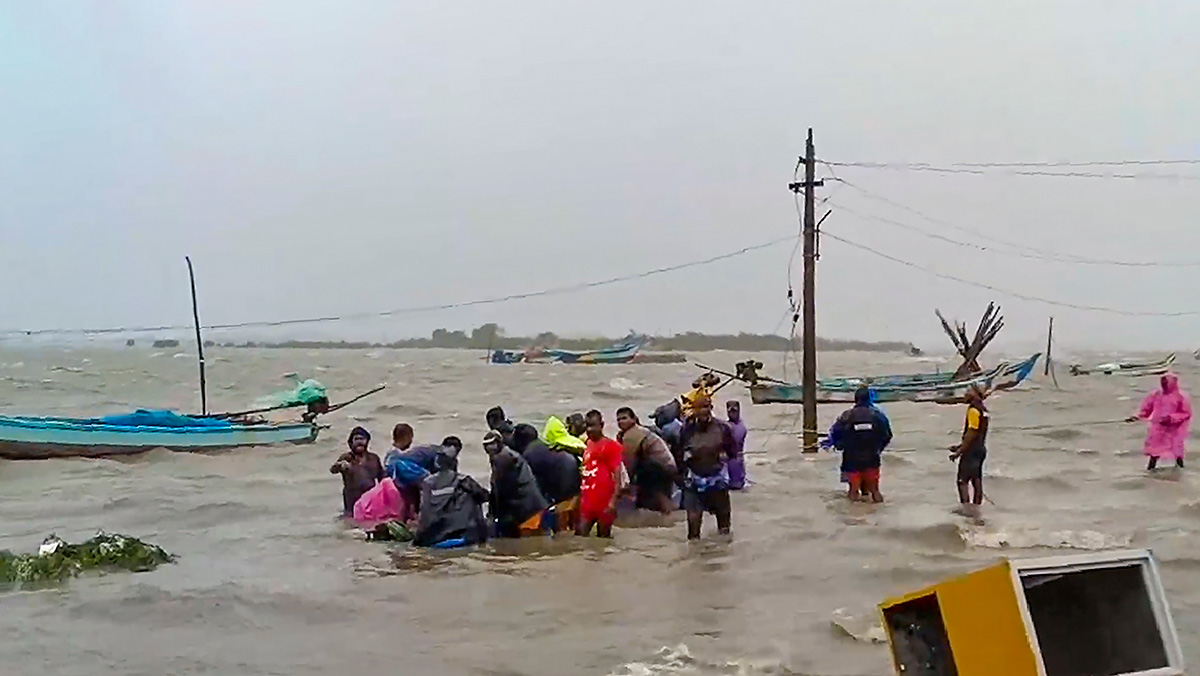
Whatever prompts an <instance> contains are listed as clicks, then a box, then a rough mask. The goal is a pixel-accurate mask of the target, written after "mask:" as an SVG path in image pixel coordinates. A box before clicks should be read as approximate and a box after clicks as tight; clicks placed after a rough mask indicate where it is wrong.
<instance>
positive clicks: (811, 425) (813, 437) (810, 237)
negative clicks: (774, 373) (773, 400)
mask: <svg viewBox="0 0 1200 676" xmlns="http://www.w3.org/2000/svg"><path fill="white" fill-rule="evenodd" d="M816 179H817V155H816V151H815V150H814V148H813V130H812V128H811V127H810V128H809V130H808V142H807V143H806V144H805V146H804V182H803V183H792V184H790V185H789V186H788V187H789V188H790V189H791V190H792V192H800V190H804V290H803V301H802V305H801V310H800V311H801V314H802V316H803V319H804V364H803V369H802V374H801V379H800V384H801V387H802V388H803V389H804V430H803V432H804V435H803V436H804V452H805V453H815V452H816V451H817V302H816V289H817V217H816V189H817V188H818V187H820V186H822V185H824V184H825V182H824V181H818V180H816Z"/></svg>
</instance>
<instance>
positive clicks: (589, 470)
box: [329, 373, 1192, 547]
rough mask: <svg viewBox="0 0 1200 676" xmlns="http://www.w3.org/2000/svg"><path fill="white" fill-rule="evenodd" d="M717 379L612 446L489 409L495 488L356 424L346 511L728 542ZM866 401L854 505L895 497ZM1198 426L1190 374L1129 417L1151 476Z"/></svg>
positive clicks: (980, 438) (983, 446) (426, 542)
mask: <svg viewBox="0 0 1200 676" xmlns="http://www.w3.org/2000/svg"><path fill="white" fill-rule="evenodd" d="M715 384H716V383H715V382H713V381H710V380H707V379H705V378H701V379H699V380H697V381H696V382H695V383H693V386H694V388H695V389H693V390H692V391H691V392H689V393H688V394H686V395H683V396H681V397H680V398H678V399H676V400H673V401H671V402H670V403H668V404H666V405H664V406H660V407H658V408H657V409H656V410H655V411H654V413H653V415H652V417H653V423H652V424H649V425H643V424H642V422H641V421H640V420H639V419H638V417H637V414H636V413H634V411H633V409H631V408H629V407H621V408H619V409H617V411H616V427H617V433H616V435H615V436H613V437H610V436H609V435H608V431H607V429H606V422H605V419H604V416H603V414H602V413H601V412H600V411H598V410H592V411H588V413H587V414H586V415H581V414H579V413H574V414H571V415H569V416H567V417H566V419H565V421H564V420H561V419H559V418H557V417H555V416H551V417H550V418H549V419H548V420H547V421H546V423H545V425H544V426H543V429H542V431H541V432H540V433H539V432H538V430H537V429H536V428H535V427H533V426H532V425H529V424H525V423H521V424H514V423H513V422H512V421H511V420H509V419H508V416H506V415H505V413H504V410H503V409H502V408H500V407H498V406H497V407H495V408H493V409H491V410H490V411H488V412H487V416H486V420H487V426H488V432H487V434H485V435H484V437H483V440H482V446H483V450H484V451H485V452H486V453H487V456H488V459H489V461H490V465H491V481H490V485H489V487H488V488H484V487H483V486H481V485H480V484H479V483H478V482H476V481H475V480H474V479H472V478H471V477H470V476H467V475H465V474H462V473H460V472H459V471H458V456H459V454H460V453H461V452H462V450H463V443H462V441H461V440H460V439H459V438H458V437H446V438H445V439H443V440H442V442H441V443H440V444H436V445H421V446H414V445H413V436H414V435H413V428H412V427H411V426H409V425H408V424H406V423H400V424H399V425H396V427H395V428H394V429H393V431H392V448H391V450H390V451H388V453H387V455H386V456H385V458H384V459H382V460H381V459H380V458H379V456H377V455H375V454H374V453H372V452H370V451H369V450H368V446H369V444H370V441H371V435H370V433H369V432H368V431H367V430H365V429H363V428H361V427H356V428H354V430H352V431H351V432H350V437H349V439H348V440H347V443H348V445H349V450H348V451H347V452H346V453H343V454H342V455H341V456H340V457H339V458H338V459H337V461H336V462H335V463H334V464H333V465H332V466H331V467H330V468H329V471H330V472H331V473H334V474H340V475H341V476H342V481H343V488H342V505H343V510H344V513H345V515H346V516H348V517H351V518H353V520H354V521H355V522H356V523H357V524H359V525H360V526H363V527H364V528H366V529H368V530H370V531H371V532H372V533H374V534H375V536H377V537H386V538H391V539H401V540H407V539H411V540H412V541H413V542H414V544H416V545H418V546H427V547H457V546H463V545H471V544H477V543H480V542H483V541H485V540H487V539H488V538H491V537H501V538H518V537H527V536H532V535H542V534H553V533H559V532H563V531H573V532H574V533H575V534H576V535H581V536H587V535H591V534H592V533H593V532H594V533H595V534H596V535H598V536H600V537H611V536H612V529H613V523H614V521H615V520H616V517H617V513H618V511H619V507H620V506H622V505H624V506H625V507H626V508H635V509H643V510H650V511H654V512H659V513H662V514H669V513H671V512H673V511H675V510H676V509H680V508H682V509H683V510H684V511H686V513H687V536H688V539H689V540H694V539H697V538H699V537H700V531H701V525H702V521H703V517H704V514H705V513H706V512H707V513H710V514H712V515H713V516H715V517H716V522H717V530H718V532H720V533H722V534H727V533H729V531H730V524H731V521H732V519H731V511H732V510H731V507H730V499H729V492H730V491H731V490H738V489H741V488H743V487H744V486H745V484H746V471H745V458H744V449H745V443H746V432H747V431H746V426H745V423H744V422H743V421H742V416H741V407H740V406H739V404H738V402H737V401H730V402H728V404H727V407H726V409H727V418H726V419H725V420H720V419H717V418H716V417H715V416H714V415H713V402H712V396H711V391H712V388H713V387H714V386H715ZM987 396H988V392H987V391H986V390H984V389H981V388H979V387H971V388H970V389H969V390H968V391H967V393H966V396H965V401H966V405H967V408H966V415H965V419H964V421H963V430H962V438H961V441H960V442H959V443H958V444H955V445H954V446H952V447H951V448H950V459H951V460H955V461H957V462H958V472H957V474H956V478H955V481H956V484H957V487H958V498H959V502H960V503H961V504H962V505H963V506H964V507H965V506H973V507H978V506H979V505H981V504H982V503H983V500H984V498H985V497H986V496H985V494H984V491H983V465H984V461H985V460H986V459H987V436H988V427H989V423H990V413H989V411H988V408H987V406H986V404H985V403H984V400H985V399H986V398H987ZM854 399H855V403H854V406H853V407H852V408H850V409H848V410H846V411H845V412H844V413H842V414H841V415H840V416H839V417H838V418H837V420H836V421H835V422H834V423H833V426H832V427H831V428H830V430H829V433H828V435H826V438H825V440H824V441H823V442H822V444H823V445H825V446H826V447H829V448H834V449H837V450H839V451H841V452H842V464H841V468H840V469H841V475H842V481H843V482H844V483H846V484H848V485H849V488H848V491H847V496H848V497H849V498H850V499H851V500H855V501H858V500H864V501H869V502H876V503H879V502H883V493H882V491H881V490H880V467H881V465H882V454H883V451H884V450H885V449H886V448H887V446H888V444H889V443H890V442H891V440H892V427H891V423H890V422H889V420H888V417H887V415H886V414H884V412H883V411H882V410H881V409H880V408H879V407H878V406H876V404H875V401H874V393H873V392H872V391H871V390H870V388H868V387H861V388H859V389H858V391H856V392H855V397H854ZM1191 418H1192V408H1191V402H1190V400H1189V398H1188V395H1187V393H1186V392H1184V391H1183V390H1182V389H1181V388H1180V386H1179V379H1178V377H1176V376H1175V375H1174V374H1170V373H1168V374H1166V375H1164V376H1162V378H1161V381H1160V384H1159V388H1158V389H1156V390H1155V391H1154V392H1151V393H1150V394H1149V395H1148V396H1147V397H1146V398H1145V400H1144V401H1143V402H1142V404H1141V406H1140V408H1139V410H1138V412H1137V414H1135V415H1133V416H1130V417H1129V418H1128V422H1136V421H1139V420H1144V421H1146V422H1147V423H1148V425H1149V428H1148V431H1147V434H1146V441H1145V444H1144V452H1145V454H1146V455H1147V456H1148V457H1149V464H1148V465H1147V470H1150V471H1153V470H1155V469H1156V468H1157V466H1158V462H1159V460H1160V459H1168V460H1173V461H1174V463H1175V465H1176V466H1178V467H1180V468H1182V467H1183V459H1184V454H1185V453H1186V450H1185V448H1184V442H1185V440H1186V439H1187V436H1188V429H1189V425H1190V423H1191ZM485 505H486V506H487V516H486V518H485V516H484V506H485Z"/></svg>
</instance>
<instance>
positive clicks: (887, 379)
mask: <svg viewBox="0 0 1200 676" xmlns="http://www.w3.org/2000/svg"><path fill="white" fill-rule="evenodd" d="M1041 356H1042V355H1041V353H1040V352H1036V353H1034V354H1033V355H1031V356H1029V357H1028V358H1026V359H1023V360H1021V361H1019V362H1017V363H1015V364H1011V365H1010V366H1009V367H1008V369H1007V371H1006V372H1005V373H1003V374H1002V375H1003V376H1005V378H1004V379H1002V380H1004V381H1006V382H1007V381H1008V377H1009V376H1015V375H1017V374H1019V373H1020V374H1023V375H1021V376H1020V378H1019V379H1017V380H1016V382H1013V383H1011V384H1010V385H1009V386H1008V387H1005V388H1003V389H1011V388H1012V387H1016V385H1018V384H1020V382H1021V381H1022V380H1024V379H1025V378H1028V377H1029V374H1030V373H1031V372H1032V371H1033V368H1034V366H1035V365H1036V364H1037V362H1038V359H1040V358H1041ZM955 379H956V378H955V372H954V371H940V372H934V373H910V374H901V375H883V376H860V377H848V378H818V379H817V384H818V385H819V386H821V387H823V388H825V389H829V390H840V389H848V390H854V389H858V388H859V387H861V386H862V385H869V386H871V387H875V388H881V387H915V386H922V385H941V384H945V383H950V382H954V380H955ZM997 387H999V385H998V386H997Z"/></svg>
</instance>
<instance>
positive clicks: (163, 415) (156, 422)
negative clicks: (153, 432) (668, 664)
mask: <svg viewBox="0 0 1200 676" xmlns="http://www.w3.org/2000/svg"><path fill="white" fill-rule="evenodd" d="M93 420H95V422H97V423H100V424H103V425H117V426H119V427H231V426H232V425H233V423H231V422H229V421H228V420H221V419H219V418H194V417H192V416H189V415H181V414H179V413H176V412H174V411H149V410H146V409H138V410H136V411H134V412H133V413H123V414H121V415H109V416H104V417H103V418H94V419H93Z"/></svg>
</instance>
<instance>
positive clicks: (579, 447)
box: [542, 416, 587, 532]
mask: <svg viewBox="0 0 1200 676" xmlns="http://www.w3.org/2000/svg"><path fill="white" fill-rule="evenodd" d="M542 442H543V443H545V444H546V446H548V447H549V448H550V450H551V452H555V453H563V454H568V455H570V456H571V458H572V459H574V461H575V463H576V473H575V477H576V481H578V480H579V477H580V475H579V473H578V471H579V469H580V463H581V461H582V456H583V449H584V447H586V446H587V443H586V442H585V441H584V440H583V439H580V438H579V437H577V436H575V435H573V434H571V433H570V432H569V431H567V426H566V424H565V423H563V421H562V420H560V419H559V418H558V417H556V416H550V418H549V419H547V420H546V426H545V427H544V428H543V429H542ZM573 493H574V495H572V496H571V497H570V498H567V499H565V500H562V501H560V502H558V503H557V504H555V505H554V506H553V507H551V510H553V512H554V514H555V516H556V524H555V527H554V530H555V532H559V531H565V530H574V529H575V526H576V524H577V522H578V521H579V486H578V485H576V486H575V490H574V491H573Z"/></svg>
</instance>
